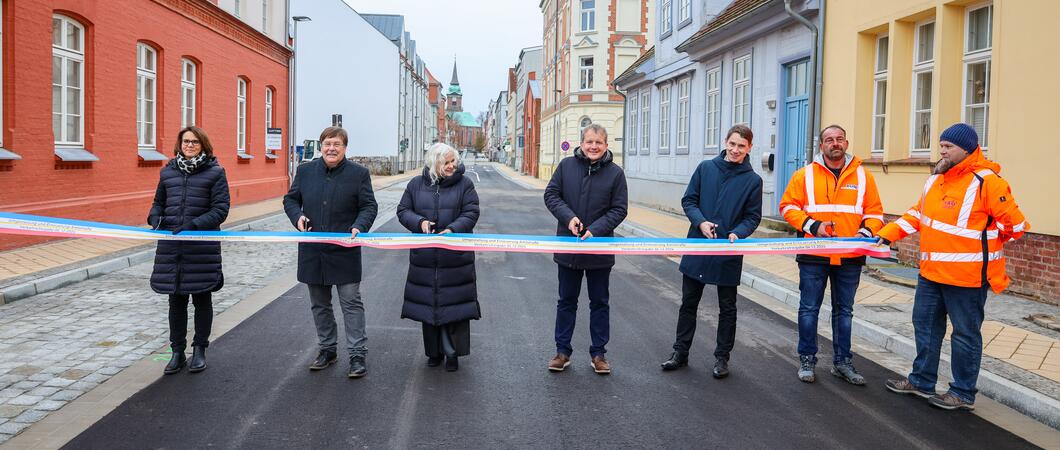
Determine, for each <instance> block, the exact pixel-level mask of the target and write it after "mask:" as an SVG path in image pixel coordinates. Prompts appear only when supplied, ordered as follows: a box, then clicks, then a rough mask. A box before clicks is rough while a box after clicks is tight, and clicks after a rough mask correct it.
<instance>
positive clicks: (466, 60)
mask: <svg viewBox="0 0 1060 450" xmlns="http://www.w3.org/2000/svg"><path fill="white" fill-rule="evenodd" d="M345 1H346V3H348V4H349V5H350V6H352V7H353V9H355V10H357V12H359V13H364V14H401V15H403V16H405V31H408V32H409V33H411V35H412V39H415V40H416V51H417V52H418V53H419V56H420V58H421V59H423V61H424V62H425V63H426V64H427V70H430V71H431V73H432V74H433V75H434V77H435V78H437V79H438V81H440V82H441V83H442V86H443V88H448V87H449V80H450V79H451V78H452V76H453V56H454V55H455V56H456V63H457V76H459V78H460V88H461V89H462V90H463V92H464V111H467V112H470V113H472V114H475V115H476V116H477V115H478V113H479V112H480V111H485V110H486V108H487V107H488V106H489V101H490V100H491V99H496V98H497V95H498V94H499V93H500V91H502V90H507V89H508V68H509V67H514V66H515V63H516V60H517V59H518V58H519V51H520V50H521V49H523V48H525V47H532V46H535V45H541V36H542V19H541V10H539V9H538V8H537V5H538V3H539V1H538V0H386V1H380V0H345Z"/></svg>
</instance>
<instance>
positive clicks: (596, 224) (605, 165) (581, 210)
mask: <svg viewBox="0 0 1060 450" xmlns="http://www.w3.org/2000/svg"><path fill="white" fill-rule="evenodd" d="M581 139H582V143H581V146H580V147H578V148H575V149H574V157H573V158H565V159H564V160H563V161H560V163H559V165H558V166H556V171H555V172H553V173H552V179H551V180H550V181H549V182H548V187H546V188H545V206H546V207H547V208H548V210H549V211H550V212H551V213H552V215H553V216H556V219H557V220H558V223H557V225H556V235H557V236H578V237H580V238H581V239H582V240H585V239H588V238H591V237H593V236H601V237H603V236H612V235H613V234H614V230H615V228H616V227H618V225H619V224H620V223H622V221H623V220H625V218H626V212H627V209H626V208H627V205H628V201H627V195H626V176H625V174H624V173H623V172H622V168H621V167H619V166H618V165H617V164H615V163H614V162H613V161H612V154H611V151H609V150H608V149H607V130H605V129H604V127H602V126H600V125H596V124H592V125H589V126H588V127H586V128H585V129H584V130H582V136H581ZM553 259H554V260H555V261H556V264H557V265H558V266H559V302H558V303H557V305H556V356H554V357H553V358H552V360H550V361H549V362H548V370H551V371H553V372H562V371H563V370H564V369H566V368H567V366H569V365H570V355H571V353H572V352H573V351H574V349H573V347H571V343H570V341H571V335H573V334H574V324H575V322H576V319H577V314H578V295H579V293H580V292H581V288H582V277H583V276H584V277H585V280H586V285H587V286H586V287H587V288H588V291H589V334H590V336H591V338H592V346H590V347H589V355H590V356H591V357H592V359H591V361H590V363H591V365H592V367H593V370H594V371H595V372H596V373H598V374H602V375H605V374H609V373H611V364H610V363H608V362H607V359H605V358H604V353H606V352H607V350H606V348H605V347H606V345H607V341H608V338H609V335H610V327H611V319H610V309H609V307H608V304H607V303H608V297H609V293H608V286H609V284H610V277H611V267H612V266H614V265H615V256H614V255H585V254H565V253H556V255H555V257H554V258H553Z"/></svg>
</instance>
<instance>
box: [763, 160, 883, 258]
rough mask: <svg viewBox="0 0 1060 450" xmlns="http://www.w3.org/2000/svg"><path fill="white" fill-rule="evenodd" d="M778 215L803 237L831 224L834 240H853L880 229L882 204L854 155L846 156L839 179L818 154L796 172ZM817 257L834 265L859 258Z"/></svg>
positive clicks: (871, 180)
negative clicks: (821, 224)
mask: <svg viewBox="0 0 1060 450" xmlns="http://www.w3.org/2000/svg"><path fill="white" fill-rule="evenodd" d="M780 212H781V214H783V215H784V220H787V221H788V223H789V224H791V226H793V227H795V228H797V229H800V230H802V231H803V232H804V233H805V235H806V237H813V234H812V233H811V232H810V229H811V227H813V224H814V223H815V222H834V223H835V229H834V234H835V236H837V237H854V236H856V235H857V233H858V230H859V229H861V228H865V229H866V230H868V231H869V232H870V233H871V234H875V233H876V231H877V230H879V229H880V227H882V226H883V204H882V203H880V193H879V191H878V190H877V189H876V180H875V179H874V178H873V177H872V174H871V173H869V172H868V171H867V170H865V168H864V167H862V166H861V159H859V158H858V157H856V156H853V155H847V163H846V165H845V166H844V167H843V170H842V171H841V172H840V173H839V178H838V179H837V178H836V176H835V174H834V173H833V172H832V171H831V170H829V169H828V166H826V165H825V163H824V158H823V157H822V156H821V155H820V154H818V155H817V157H816V158H814V160H813V162H812V163H810V164H809V165H807V166H806V167H803V168H801V169H799V170H798V171H796V172H795V174H794V175H792V176H791V181H790V182H789V183H788V188H787V189H786V190H785V191H784V197H783V198H782V199H781V201H780ZM816 256H821V257H824V258H828V262H829V263H830V264H833V265H835V264H840V262H841V261H842V258H858V257H860V255H858V254H854V253H851V254H843V255H816Z"/></svg>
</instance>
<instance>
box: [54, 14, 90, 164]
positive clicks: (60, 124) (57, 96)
mask: <svg viewBox="0 0 1060 450" xmlns="http://www.w3.org/2000/svg"><path fill="white" fill-rule="evenodd" d="M84 82H85V28H84V27H83V26H81V24H79V23H77V22H76V21H74V20H73V19H71V18H69V17H66V16H62V15H54V16H52V132H53V133H54V134H55V144H56V145H84V124H85V117H84V106H85V93H84Z"/></svg>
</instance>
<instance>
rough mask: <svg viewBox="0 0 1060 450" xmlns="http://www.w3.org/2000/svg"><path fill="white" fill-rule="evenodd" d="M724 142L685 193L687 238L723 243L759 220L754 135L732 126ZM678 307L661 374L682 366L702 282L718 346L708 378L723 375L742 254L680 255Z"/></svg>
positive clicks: (732, 330)
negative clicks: (713, 291) (709, 291)
mask: <svg viewBox="0 0 1060 450" xmlns="http://www.w3.org/2000/svg"><path fill="white" fill-rule="evenodd" d="M726 136H727V137H726V138H725V152H724V153H722V154H720V155H718V156H717V157H716V158H714V159H710V160H706V161H703V162H701V163H699V167H696V171H695V173H693V174H692V180H691V181H689V183H688V188H687V189H685V196H684V197H683V198H682V199H681V206H683V207H684V209H685V215H686V216H688V220H689V222H691V226H690V227H689V228H688V238H699V239H703V238H708V239H728V240H729V242H735V241H736V240H737V239H744V238H747V237H748V236H750V235H751V233H753V232H754V231H755V228H758V222H759V221H761V220H762V177H760V176H758V174H756V173H755V172H754V170H753V169H752V168H751V162H750V161H749V160H748V158H747V154H748V153H749V152H750V151H751V141H752V140H753V138H754V134H753V133H751V129H750V128H748V127H747V126H744V125H736V126H734V127H732V128H731V129H730V130H729V133H728V134H727V135H726ZM681 273H682V274H683V275H684V276H683V277H682V278H683V282H682V285H681V309H680V310H679V311H678V316H677V340H676V341H675V342H674V352H673V354H672V355H670V359H669V360H667V361H666V362H664V363H662V368H663V370H674V369H677V368H679V367H684V366H686V365H687V364H688V351H689V348H690V347H691V346H692V338H693V336H694V335H695V333H696V311H697V310H698V309H699V300H700V298H701V297H702V296H703V288H704V286H705V285H707V284H713V285H716V286H717V287H718V308H719V310H720V311H719V314H718V343H717V347H716V349H715V350H714V357H715V362H714V370H713V372H712V374H713V375H714V378H725V377H726V376H728V375H729V353H730V352H732V347H733V344H734V343H735V341H736V288H737V286H739V285H740V275H741V274H742V273H743V256H703V255H686V256H684V257H683V258H681Z"/></svg>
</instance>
